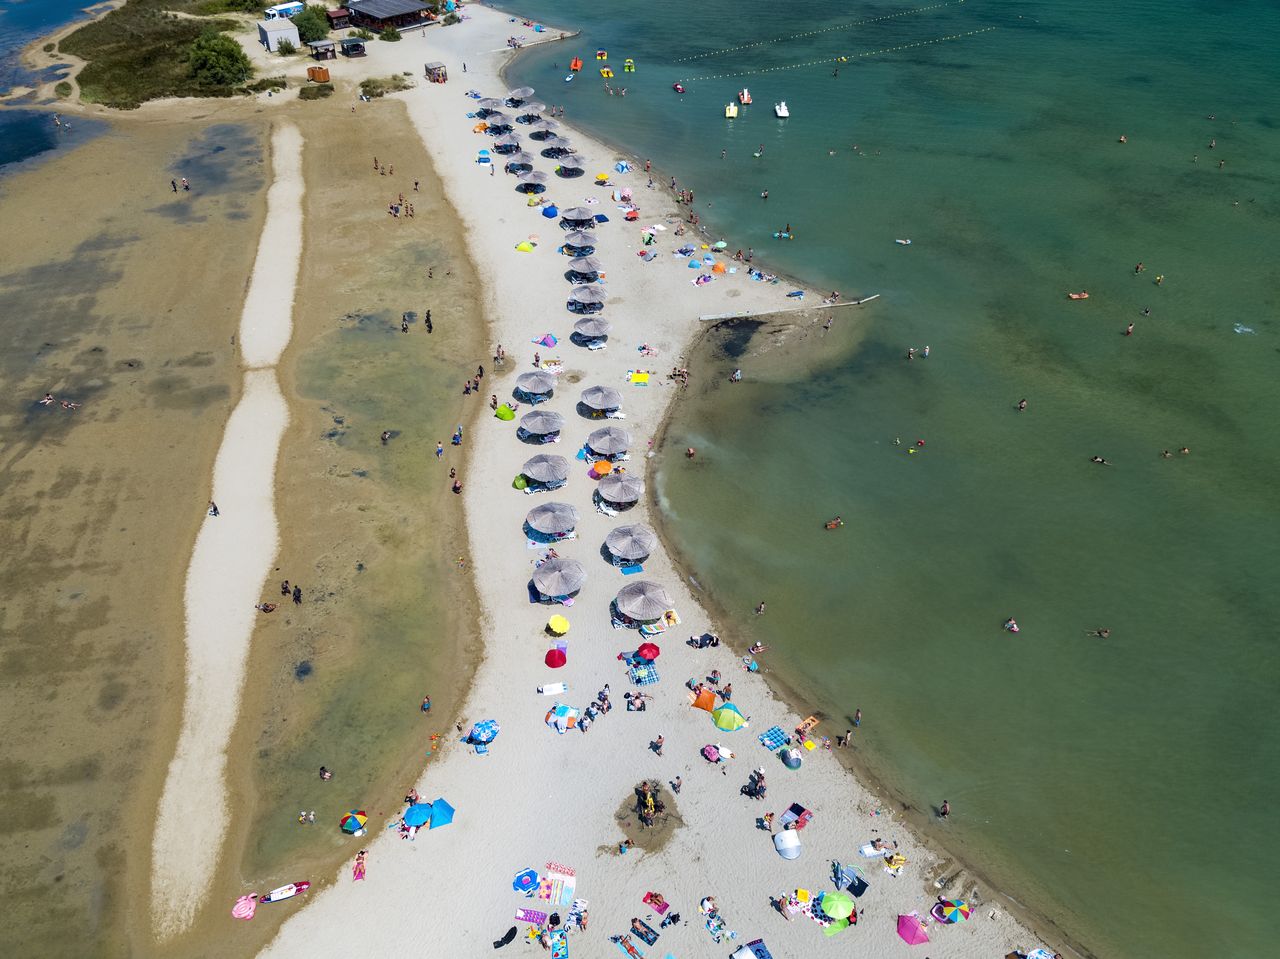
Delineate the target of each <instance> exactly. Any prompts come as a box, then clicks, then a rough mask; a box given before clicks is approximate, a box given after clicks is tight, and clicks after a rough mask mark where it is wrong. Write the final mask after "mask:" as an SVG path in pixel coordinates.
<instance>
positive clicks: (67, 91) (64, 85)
mask: <svg viewBox="0 0 1280 959" xmlns="http://www.w3.org/2000/svg"><path fill="white" fill-rule="evenodd" d="M71 89H72V88H71V84H69V83H68V82H67V81H66V80H60V81H58V84H57V86H55V87H54V88H53V92H54V93H56V94H57V95H58V96H60V97H69V96H71Z"/></svg>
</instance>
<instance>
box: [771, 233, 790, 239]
mask: <svg viewBox="0 0 1280 959" xmlns="http://www.w3.org/2000/svg"><path fill="white" fill-rule="evenodd" d="M773 238H774V239H775V240H794V239H795V234H794V233H775V234H774V235H773Z"/></svg>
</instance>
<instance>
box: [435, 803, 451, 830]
mask: <svg viewBox="0 0 1280 959" xmlns="http://www.w3.org/2000/svg"><path fill="white" fill-rule="evenodd" d="M454 811H455V810H454V808H453V807H452V806H450V805H449V804H448V803H447V802H445V801H444V799H443V798H440V799H437V800H436V801H435V802H433V803H432V804H431V828H432V829H435V828H436V826H447V825H449V823H451V822H453V814H454Z"/></svg>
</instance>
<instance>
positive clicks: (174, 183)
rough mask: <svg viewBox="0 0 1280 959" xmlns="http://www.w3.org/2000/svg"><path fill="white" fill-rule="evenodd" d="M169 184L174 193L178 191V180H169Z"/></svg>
mask: <svg viewBox="0 0 1280 959" xmlns="http://www.w3.org/2000/svg"><path fill="white" fill-rule="evenodd" d="M169 186H170V187H172V188H173V192H174V193H177V192H178V181H177V180H170V181H169Z"/></svg>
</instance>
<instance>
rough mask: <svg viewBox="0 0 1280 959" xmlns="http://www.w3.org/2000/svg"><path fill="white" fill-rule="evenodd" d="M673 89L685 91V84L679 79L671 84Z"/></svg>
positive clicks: (680, 91) (677, 91)
mask: <svg viewBox="0 0 1280 959" xmlns="http://www.w3.org/2000/svg"><path fill="white" fill-rule="evenodd" d="M671 89H672V90H675V91H676V93H684V84H683V83H680V82H679V81H677V82H675V83H673V84H671Z"/></svg>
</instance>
